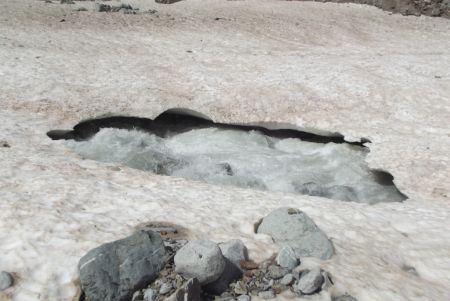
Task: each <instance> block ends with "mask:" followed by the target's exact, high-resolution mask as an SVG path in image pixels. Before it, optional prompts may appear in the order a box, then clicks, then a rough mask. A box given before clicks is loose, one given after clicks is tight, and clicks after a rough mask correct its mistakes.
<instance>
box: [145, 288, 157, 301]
mask: <svg viewBox="0 0 450 301" xmlns="http://www.w3.org/2000/svg"><path fill="white" fill-rule="evenodd" d="M157 296H158V293H157V292H156V291H155V290H154V289H151V288H149V289H146V290H145V291H144V301H154V300H156V297H157Z"/></svg>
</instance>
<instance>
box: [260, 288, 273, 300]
mask: <svg viewBox="0 0 450 301" xmlns="http://www.w3.org/2000/svg"><path fill="white" fill-rule="evenodd" d="M258 297H260V298H261V299H265V300H268V299H273V298H275V293H274V292H273V291H272V290H270V291H265V292H259V293H258Z"/></svg>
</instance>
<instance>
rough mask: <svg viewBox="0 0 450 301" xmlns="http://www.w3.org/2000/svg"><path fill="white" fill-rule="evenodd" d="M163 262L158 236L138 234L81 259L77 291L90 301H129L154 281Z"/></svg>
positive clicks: (164, 257)
mask: <svg viewBox="0 0 450 301" xmlns="http://www.w3.org/2000/svg"><path fill="white" fill-rule="evenodd" d="M165 261H166V251H165V248H164V244H163V241H162V239H161V236H160V235H159V234H157V233H154V232H144V231H139V232H136V233H135V234H133V235H131V236H129V237H126V238H124V239H121V240H117V241H114V242H111V243H106V244H103V245H101V246H100V247H97V248H95V249H92V250H90V251H89V252H88V253H87V254H86V255H84V256H83V257H82V258H81V259H80V262H79V264H78V269H79V272H80V282H81V287H82V289H83V291H84V292H85V294H86V299H88V300H90V301H113V300H114V301H122V300H130V299H131V297H132V295H133V293H134V292H135V291H137V290H140V289H143V288H144V287H146V286H147V285H148V284H149V283H151V282H152V281H153V280H155V278H156V277H157V276H158V273H159V271H160V270H161V268H162V267H163V266H164V264H165Z"/></svg>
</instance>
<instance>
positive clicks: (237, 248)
mask: <svg viewBox="0 0 450 301" xmlns="http://www.w3.org/2000/svg"><path fill="white" fill-rule="evenodd" d="M219 248H220V250H221V251H222V255H223V256H224V258H225V269H224V270H223V272H222V274H221V275H220V277H219V279H217V280H216V281H214V282H212V283H209V284H207V285H206V286H204V287H203V289H204V290H205V291H207V292H209V293H211V294H215V295H220V294H221V293H223V292H224V291H225V290H227V289H228V285H229V284H230V283H231V282H233V281H234V280H236V279H239V278H240V277H241V276H242V269H241V266H240V262H241V260H248V252H247V248H246V247H245V245H244V243H243V242H242V241H241V240H239V239H233V240H229V241H227V242H224V243H220V244H219Z"/></svg>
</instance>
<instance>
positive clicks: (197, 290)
mask: <svg viewBox="0 0 450 301" xmlns="http://www.w3.org/2000/svg"><path fill="white" fill-rule="evenodd" d="M201 291H202V289H201V287H200V282H199V281H198V280H197V279H196V278H191V279H189V280H188V281H187V282H186V284H185V285H184V287H183V288H181V289H179V290H178V291H177V292H176V294H175V296H176V299H175V301H202V297H201Z"/></svg>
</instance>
